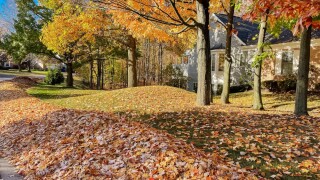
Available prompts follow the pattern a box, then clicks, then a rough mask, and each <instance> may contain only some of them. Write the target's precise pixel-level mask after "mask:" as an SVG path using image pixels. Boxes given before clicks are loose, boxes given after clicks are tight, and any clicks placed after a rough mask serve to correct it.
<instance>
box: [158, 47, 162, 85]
mask: <svg viewBox="0 0 320 180" xmlns="http://www.w3.org/2000/svg"><path fill="white" fill-rule="evenodd" d="M158 56H159V72H158V73H159V74H158V82H159V85H162V81H163V77H162V60H163V59H162V57H163V51H162V44H161V43H160V44H159V55H158Z"/></svg>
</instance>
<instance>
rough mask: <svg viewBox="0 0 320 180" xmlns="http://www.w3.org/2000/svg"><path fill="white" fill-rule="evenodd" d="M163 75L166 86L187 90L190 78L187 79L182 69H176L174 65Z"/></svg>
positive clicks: (167, 67)
mask: <svg viewBox="0 0 320 180" xmlns="http://www.w3.org/2000/svg"><path fill="white" fill-rule="evenodd" d="M163 75H164V84H165V85H167V86H173V87H177V88H182V89H186V88H187V82H188V77H185V76H184V75H183V72H182V71H181V69H180V68H179V67H174V66H173V64H172V63H170V64H169V65H167V66H166V68H165V69H164V71H163Z"/></svg>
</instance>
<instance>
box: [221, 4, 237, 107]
mask: <svg viewBox="0 0 320 180" xmlns="http://www.w3.org/2000/svg"><path fill="white" fill-rule="evenodd" d="M229 1H230V2H229V11H228V10H227V9H225V12H226V13H227V15H228V23H227V25H226V26H227V27H226V31H227V37H226V51H225V61H224V70H223V73H224V75H223V89H222V94H221V102H222V103H223V104H228V103H230V101H229V94H230V84H231V77H230V76H231V66H232V57H231V43H232V42H231V41H232V34H233V18H234V11H235V0H229ZM222 6H223V5H222ZM223 7H224V6H223Z"/></svg>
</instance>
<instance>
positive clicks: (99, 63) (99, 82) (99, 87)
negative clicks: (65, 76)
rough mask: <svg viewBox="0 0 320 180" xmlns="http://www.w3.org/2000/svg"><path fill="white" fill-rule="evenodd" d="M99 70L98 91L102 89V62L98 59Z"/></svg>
mask: <svg viewBox="0 0 320 180" xmlns="http://www.w3.org/2000/svg"><path fill="white" fill-rule="evenodd" d="M97 65H98V67H97V69H98V73H97V90H100V89H101V74H102V72H101V60H100V59H98V60H97Z"/></svg>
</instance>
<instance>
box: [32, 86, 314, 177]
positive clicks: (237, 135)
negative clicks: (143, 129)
mask: <svg viewBox="0 0 320 180" xmlns="http://www.w3.org/2000/svg"><path fill="white" fill-rule="evenodd" d="M37 91H38V88H33V89H31V90H29V93H30V94H33V95H35V92H37ZM49 91H50V90H49ZM70 91H71V90H70ZM85 92H87V91H83V96H77V97H72V95H70V97H67V98H64V99H48V98H43V100H44V101H46V102H50V103H52V104H56V105H60V106H64V107H68V108H75V109H85V110H100V111H105V112H117V114H118V113H119V115H120V116H121V117H122V118H124V119H128V120H130V121H139V122H143V123H144V124H148V125H149V126H152V127H155V128H157V129H161V130H166V131H167V132H169V133H170V134H173V135H174V136H175V137H178V138H180V139H182V140H183V141H185V142H187V143H192V144H193V145H194V146H195V147H197V148H199V149H202V150H204V151H206V152H209V153H213V154H219V155H221V156H222V158H223V159H224V160H226V161H228V162H230V163H233V164H235V165H237V166H239V167H243V168H246V169H247V170H250V171H252V172H258V173H259V175H260V176H262V177H267V178H282V179H318V178H320V175H319V174H320V151H319V147H320V142H319V141H320V128H319V126H320V118H316V117H301V118H296V117H295V116H293V115H288V113H290V114H291V110H290V111H289V110H288V109H285V107H284V106H283V107H284V108H281V107H282V106H281V104H289V105H290V106H292V107H293V105H292V103H293V102H292V101H293V95H272V94H268V93H264V99H265V103H266V108H267V109H268V110H267V111H262V112H260V111H253V110H251V109H250V108H249V107H250V103H251V102H252V100H251V95H250V94H251V92H245V93H239V94H235V95H232V96H231V99H232V100H231V102H232V103H233V104H231V105H228V106H222V105H219V104H218V105H212V106H210V107H205V108H199V107H195V105H194V100H195V94H194V93H191V92H187V91H184V90H181V89H176V88H172V87H159V86H158V87H157V86H151V87H139V88H132V89H123V90H116V91H108V92H101V93H94V94H91V95H85V94H86V93H85ZM36 96H38V97H40V98H42V96H41V95H40V96H39V95H36ZM319 99H320V97H319V96H318V95H312V96H311V99H310V104H309V106H310V107H311V108H313V111H312V115H319V113H318V112H319V108H317V107H318V106H319V105H320V103H319ZM215 101H216V99H215ZM276 104H278V105H279V106H277V107H276V106H275V105H276ZM292 107H290V108H292ZM288 111H289V112H288ZM286 113H287V114H286Z"/></svg>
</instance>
